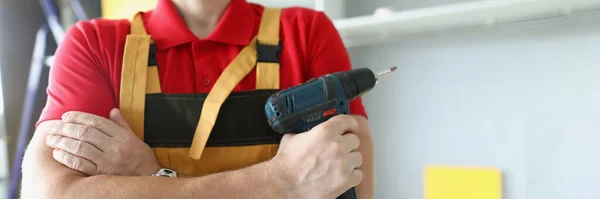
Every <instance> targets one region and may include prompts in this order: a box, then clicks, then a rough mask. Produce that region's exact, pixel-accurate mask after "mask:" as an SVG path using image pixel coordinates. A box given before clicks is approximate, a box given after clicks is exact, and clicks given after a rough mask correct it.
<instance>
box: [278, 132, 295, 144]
mask: <svg viewBox="0 0 600 199" xmlns="http://www.w3.org/2000/svg"><path fill="white" fill-rule="evenodd" d="M294 135H295V134H293V133H288V134H285V135H283V137H282V138H281V141H280V142H279V145H285V144H286V143H287V142H289V140H290V139H292V138H293V137H294Z"/></svg>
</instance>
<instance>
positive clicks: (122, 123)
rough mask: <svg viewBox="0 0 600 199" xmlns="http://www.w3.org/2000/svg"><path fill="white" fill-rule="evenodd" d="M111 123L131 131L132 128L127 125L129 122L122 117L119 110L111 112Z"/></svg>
mask: <svg viewBox="0 0 600 199" xmlns="http://www.w3.org/2000/svg"><path fill="white" fill-rule="evenodd" d="M108 118H110V120H111V121H113V122H115V123H117V124H118V125H119V126H121V127H123V128H126V129H128V130H131V126H129V123H127V120H125V118H124V117H123V115H121V111H120V110H119V109H116V108H114V109H112V110H111V111H110V114H109V117H108Z"/></svg>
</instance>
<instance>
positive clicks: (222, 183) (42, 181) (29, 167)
mask: <svg viewBox="0 0 600 199" xmlns="http://www.w3.org/2000/svg"><path fill="white" fill-rule="evenodd" d="M57 122H60V121H48V122H44V123H42V124H40V125H39V127H38V129H37V131H36V132H35V135H34V136H33V139H32V140H31V143H30V145H29V148H28V149H27V152H26V155H25V158H24V162H23V182H22V185H23V186H22V191H21V195H22V198H26V199H27V198H102V199H105V198H241V197H243V196H247V198H282V197H284V195H283V194H284V193H282V192H281V190H283V189H281V188H280V187H279V186H280V184H279V183H278V182H277V180H276V179H274V178H272V177H271V175H270V174H269V172H268V170H267V168H266V167H265V166H266V165H265V164H264V163H263V164H257V165H254V166H251V167H248V168H245V169H241V170H237V171H230V172H224V173H218V174H213V175H209V176H205V177H201V178H164V177H149V176H109V175H96V176H86V175H84V174H82V173H80V172H78V171H75V170H73V169H71V168H69V167H67V166H65V165H63V164H61V163H59V162H57V161H56V160H54V159H53V149H52V148H50V147H48V146H47V145H46V143H45V140H46V136H47V135H48V131H49V129H50V128H51V127H52V126H53V125H54V124H55V123H57Z"/></svg>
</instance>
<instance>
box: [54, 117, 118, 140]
mask: <svg viewBox="0 0 600 199" xmlns="http://www.w3.org/2000/svg"><path fill="white" fill-rule="evenodd" d="M62 120H63V121H64V122H66V123H75V124H81V125H89V126H92V127H94V128H96V129H98V130H100V131H102V132H103V133H105V134H106V135H108V136H111V137H114V136H116V135H118V132H119V130H120V129H122V127H121V126H119V125H118V124H116V123H114V122H113V121H110V120H109V119H106V118H104V117H100V116H97V115H93V114H89V113H84V112H77V111H71V112H67V113H65V114H63V116H62Z"/></svg>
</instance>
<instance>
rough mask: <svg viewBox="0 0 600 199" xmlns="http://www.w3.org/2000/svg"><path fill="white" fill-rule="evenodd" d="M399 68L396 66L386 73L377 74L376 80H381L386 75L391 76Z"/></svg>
mask: <svg viewBox="0 0 600 199" xmlns="http://www.w3.org/2000/svg"><path fill="white" fill-rule="evenodd" d="M397 68H398V67H396V66H394V67H391V68H390V69H387V70H385V71H383V72H381V73H379V74H377V75H376V76H375V78H376V79H379V78H381V77H383V76H385V75H388V74H390V73H392V72H394V71H395V70H396V69H397Z"/></svg>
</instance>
